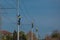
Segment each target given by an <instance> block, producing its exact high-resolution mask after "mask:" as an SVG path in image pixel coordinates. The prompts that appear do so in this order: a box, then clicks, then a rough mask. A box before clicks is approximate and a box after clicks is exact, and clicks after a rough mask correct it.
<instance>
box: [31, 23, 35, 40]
mask: <svg viewBox="0 0 60 40" xmlns="http://www.w3.org/2000/svg"><path fill="white" fill-rule="evenodd" d="M33 27H34V25H33V22H32V35H31V40H33Z"/></svg>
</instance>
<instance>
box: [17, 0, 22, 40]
mask: <svg viewBox="0 0 60 40" xmlns="http://www.w3.org/2000/svg"><path fill="white" fill-rule="evenodd" d="M17 14H18V32H17V40H19V27H20V20H21V16H20V13H19V0H17Z"/></svg>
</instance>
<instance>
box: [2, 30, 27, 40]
mask: <svg viewBox="0 0 60 40" xmlns="http://www.w3.org/2000/svg"><path fill="white" fill-rule="evenodd" d="M19 34H20V35H19V40H27V38H26V34H25V33H24V32H23V31H20V32H19ZM2 40H17V32H16V31H15V30H14V32H13V33H12V34H7V35H3V36H2Z"/></svg>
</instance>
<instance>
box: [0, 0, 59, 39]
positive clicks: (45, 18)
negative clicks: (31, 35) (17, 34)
mask: <svg viewBox="0 0 60 40" xmlns="http://www.w3.org/2000/svg"><path fill="white" fill-rule="evenodd" d="M16 3H17V2H16V0H0V8H7V7H8V8H16V7H17V6H16ZM0 10H1V9H0ZM19 10H20V15H21V16H22V19H21V23H22V24H23V25H21V27H20V30H23V31H25V32H28V31H29V30H31V22H32V20H33V21H34V32H35V28H36V27H37V26H38V30H39V33H40V36H41V38H44V36H45V35H46V34H50V33H51V32H52V31H53V30H60V0H20V8H19ZM0 13H1V15H2V29H3V30H9V31H10V32H13V30H14V29H16V30H17V27H16V26H17V24H16V22H17V18H16V14H17V12H16V9H8V10H7V9H5V10H3V9H2V10H1V11H0ZM25 24H26V25H25Z"/></svg>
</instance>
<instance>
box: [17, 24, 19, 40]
mask: <svg viewBox="0 0 60 40" xmlns="http://www.w3.org/2000/svg"><path fill="white" fill-rule="evenodd" d="M17 40H19V25H18V34H17Z"/></svg>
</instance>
